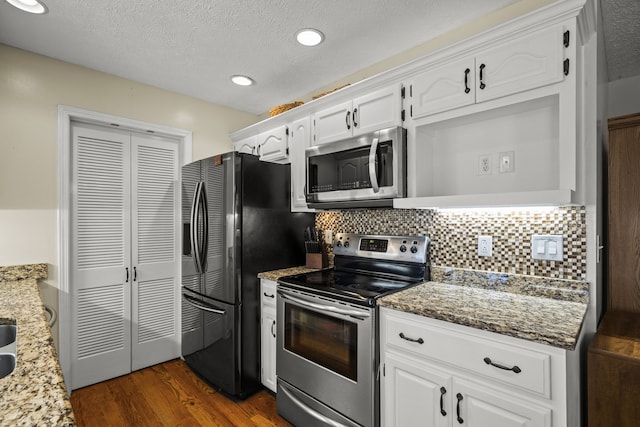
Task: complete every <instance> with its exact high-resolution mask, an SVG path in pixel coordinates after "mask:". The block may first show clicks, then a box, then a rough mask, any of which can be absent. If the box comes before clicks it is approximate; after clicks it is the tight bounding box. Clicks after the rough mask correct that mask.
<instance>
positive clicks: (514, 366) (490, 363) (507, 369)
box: [484, 357, 522, 374]
mask: <svg viewBox="0 0 640 427" xmlns="http://www.w3.org/2000/svg"><path fill="white" fill-rule="evenodd" d="M484 363H486V364H487V365H491V366H494V367H496V368H498V369H504V370H505V371H513V372H515V373H516V374H519V373H520V372H522V369H520V368H519V367H518V366H517V365H513V368H508V367H506V366H504V365H500V364H498V363H493V362H492V361H491V359H489V358H488V357H485V358H484Z"/></svg>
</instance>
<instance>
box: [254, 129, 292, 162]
mask: <svg viewBox="0 0 640 427" xmlns="http://www.w3.org/2000/svg"><path fill="white" fill-rule="evenodd" d="M287 133H288V130H287V126H278V127H277V128H274V129H270V130H268V131H266V132H262V133H260V135H258V154H259V155H260V160H262V161H266V162H278V163H285V162H286V161H288V160H289V145H288V141H287Z"/></svg>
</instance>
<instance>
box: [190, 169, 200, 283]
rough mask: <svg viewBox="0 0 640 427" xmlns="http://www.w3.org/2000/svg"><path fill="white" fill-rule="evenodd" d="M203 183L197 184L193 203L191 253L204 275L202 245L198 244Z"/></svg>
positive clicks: (197, 267)
mask: <svg viewBox="0 0 640 427" xmlns="http://www.w3.org/2000/svg"><path fill="white" fill-rule="evenodd" d="M201 186H202V183H201V182H198V183H197V184H196V189H195V191H194V193H193V201H192V202H191V230H190V231H191V253H192V254H193V262H194V264H195V265H196V271H197V272H198V273H199V274H202V262H201V261H200V244H199V242H198V211H199V209H198V208H199V205H200V188H201Z"/></svg>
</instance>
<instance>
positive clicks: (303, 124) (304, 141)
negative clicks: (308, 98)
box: [289, 117, 314, 212]
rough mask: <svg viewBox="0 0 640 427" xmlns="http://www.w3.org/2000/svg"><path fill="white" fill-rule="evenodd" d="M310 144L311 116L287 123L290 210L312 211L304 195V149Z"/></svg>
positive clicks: (305, 176) (305, 172)
mask: <svg viewBox="0 0 640 427" xmlns="http://www.w3.org/2000/svg"><path fill="white" fill-rule="evenodd" d="M310 146H311V118H310V117H304V118H302V119H299V120H296V121H295V122H293V123H291V124H289V156H290V159H291V212H313V211H314V210H313V209H309V207H308V206H307V201H306V198H305V195H304V189H305V184H306V181H307V171H306V160H305V157H304V150H305V149H307V148H308V147H310Z"/></svg>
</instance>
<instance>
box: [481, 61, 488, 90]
mask: <svg viewBox="0 0 640 427" xmlns="http://www.w3.org/2000/svg"><path fill="white" fill-rule="evenodd" d="M485 67H486V65H484V64H480V89H484V88H485V87H487V85H486V84H484V68H485Z"/></svg>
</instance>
